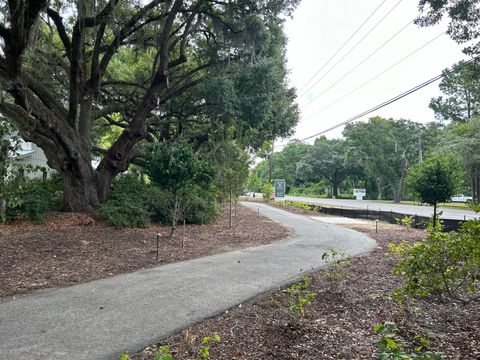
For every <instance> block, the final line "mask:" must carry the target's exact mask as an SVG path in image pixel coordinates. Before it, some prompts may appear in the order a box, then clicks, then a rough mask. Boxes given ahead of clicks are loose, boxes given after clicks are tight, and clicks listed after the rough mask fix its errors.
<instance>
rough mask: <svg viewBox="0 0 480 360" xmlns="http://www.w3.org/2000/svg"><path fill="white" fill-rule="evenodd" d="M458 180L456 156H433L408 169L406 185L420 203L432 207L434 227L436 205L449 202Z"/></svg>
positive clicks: (458, 169)
mask: <svg viewBox="0 0 480 360" xmlns="http://www.w3.org/2000/svg"><path fill="white" fill-rule="evenodd" d="M460 179H461V173H460V163H459V159H458V157H456V156H448V155H446V154H441V155H437V156H433V157H430V158H428V159H426V160H425V161H423V162H422V163H419V164H417V165H416V166H414V167H412V168H411V169H410V171H409V174H408V184H409V186H411V188H412V189H413V190H414V191H415V192H416V193H417V194H418V196H419V197H420V199H421V201H422V202H424V203H426V204H429V205H432V206H433V224H434V226H435V224H436V220H437V205H438V204H439V203H442V202H446V201H448V200H450V198H451V197H452V195H454V193H455V191H456V189H457V186H458V184H459V180H460Z"/></svg>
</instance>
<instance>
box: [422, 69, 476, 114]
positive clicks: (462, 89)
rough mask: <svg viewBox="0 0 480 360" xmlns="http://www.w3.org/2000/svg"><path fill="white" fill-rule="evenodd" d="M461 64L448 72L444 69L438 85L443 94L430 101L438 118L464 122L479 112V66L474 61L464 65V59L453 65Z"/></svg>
mask: <svg viewBox="0 0 480 360" xmlns="http://www.w3.org/2000/svg"><path fill="white" fill-rule="evenodd" d="M462 65H463V67H461V68H459V69H458V71H455V72H453V73H450V74H448V73H447V70H444V74H445V76H444V78H443V79H442V81H441V82H440V85H439V87H440V90H441V91H442V93H443V94H444V95H445V96H439V97H436V98H432V100H431V101H430V108H431V109H432V110H433V111H434V112H435V117H436V118H437V119H438V120H441V121H445V120H448V121H454V122H465V121H466V120H467V119H470V118H471V117H473V116H476V115H478V114H479V113H480V66H479V65H478V64H477V63H476V62H473V63H470V64H468V65H465V61H460V62H459V63H458V64H456V65H455V67H459V66H462Z"/></svg>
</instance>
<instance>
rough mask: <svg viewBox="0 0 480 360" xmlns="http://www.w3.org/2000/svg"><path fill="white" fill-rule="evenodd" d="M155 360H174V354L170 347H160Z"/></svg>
mask: <svg viewBox="0 0 480 360" xmlns="http://www.w3.org/2000/svg"><path fill="white" fill-rule="evenodd" d="M153 360H173V355H172V352H171V351H170V346H168V345H162V346H160V347H159V348H158V351H157V354H156V355H155V356H154V358H153Z"/></svg>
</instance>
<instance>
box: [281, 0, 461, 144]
mask: <svg viewBox="0 0 480 360" xmlns="http://www.w3.org/2000/svg"><path fill="white" fill-rule="evenodd" d="M417 4H418V1H412V0H403V1H402V0H365V1H358V0H329V1H327V0H302V2H301V4H300V6H299V8H298V9H297V10H296V12H295V13H294V16H293V19H289V20H287V22H286V27H285V30H286V33H287V36H288V39H289V43H288V47H287V57H288V68H289V69H290V83H291V85H292V86H294V87H296V88H297V92H298V96H299V98H298V100H297V102H298V104H299V106H300V109H301V120H300V123H299V125H298V126H297V129H296V133H295V136H294V137H295V138H298V139H303V138H305V137H307V136H310V135H313V134H315V133H318V132H320V131H323V130H325V129H328V128H329V127H331V126H334V125H336V124H338V123H340V122H342V121H344V120H347V119H349V118H351V117H353V116H355V115H357V114H359V113H362V112H363V111H365V110H368V109H370V108H372V107H374V106H376V105H378V104H380V103H383V102H384V101H386V100H389V99H390V98H392V97H394V96H396V95H398V94H400V93H403V92H404V91H406V90H408V89H410V88H413V87H414V86H416V85H418V84H420V83H422V82H424V81H426V80H429V79H430V78H433V77H434V76H436V75H438V74H440V73H441V71H442V70H443V69H445V68H447V67H450V66H451V65H452V64H454V63H456V62H458V61H459V60H460V59H462V58H466V57H465V55H463V54H462V52H461V46H459V45H457V44H456V43H455V42H453V41H452V40H450V38H449V37H448V36H447V35H445V34H442V33H444V32H445V30H446V24H445V23H444V24H440V25H439V26H436V27H432V28H419V27H418V26H416V25H414V24H413V23H411V21H412V20H413V19H414V18H415V17H416V16H417V15H418V9H417ZM380 5H381V6H380ZM377 8H378V9H377ZM375 9H377V11H376V12H375V13H374V10H375ZM372 13H374V14H373V16H371V15H372ZM369 16H371V17H370V19H369V20H368V21H367V22H366V23H365V25H364V26H363V27H362V28H361V30H360V31H358V33H357V34H356V35H355V36H354V37H353V38H352V39H351V40H350V41H349V42H348V43H347V45H345V46H344V47H343V49H342V50H341V51H340V52H339V53H338V54H337V55H336V56H335V57H334V58H333V59H332V60H331V61H330V62H329V63H327V62H328V60H330V58H331V57H332V56H333V55H334V54H335V53H336V52H337V51H338V50H339V48H340V47H341V46H342V45H343V44H344V43H345V41H346V40H347V39H348V38H349V37H350V36H351V35H352V34H353V33H354V32H355V30H356V29H358V28H359V27H360V25H361V24H362V23H363V22H364V21H365V20H366V19H367V18H369ZM352 48H353V50H352ZM397 63H398V64H397ZM395 64H396V65H395ZM322 68H323V70H321V69H322ZM319 70H321V71H320V72H319V73H318V74H317V75H316V76H315V77H314V78H313V79H312V77H313V76H314V74H315V73H317V72H318V71H319ZM383 72H384V73H383ZM381 73H383V74H382V75H380V74H381ZM374 78H375V79H374ZM311 79H312V80H311ZM372 79H374V80H372ZM309 80H311V81H310V82H309V83H308V85H307V82H308V81H309ZM370 80H371V81H370ZM364 84H365V85H364ZM313 85H314V86H313ZM312 86H313V87H312ZM439 94H440V93H439V90H438V82H437V83H434V84H432V85H430V86H428V87H426V88H424V89H422V90H420V91H417V92H416V93H414V94H412V95H410V96H408V97H406V98H404V99H402V100H400V101H397V102H396V103H394V104H392V105H389V106H387V107H385V108H383V109H381V110H378V111H376V112H374V113H373V114H371V115H368V116H365V117H363V118H362V119H360V121H366V120H368V118H369V117H371V116H375V115H379V116H383V117H387V118H395V119H400V118H403V119H409V120H412V121H417V122H429V121H434V117H433V112H432V111H431V110H430V109H429V108H428V103H429V101H430V99H431V98H432V97H433V96H438V95H439ZM341 131H342V128H339V129H336V130H334V131H331V132H329V133H327V134H326V136H327V137H339V136H341ZM312 141H313V140H312ZM281 143H285V141H283V142H280V141H277V144H281ZM277 150H279V148H277Z"/></svg>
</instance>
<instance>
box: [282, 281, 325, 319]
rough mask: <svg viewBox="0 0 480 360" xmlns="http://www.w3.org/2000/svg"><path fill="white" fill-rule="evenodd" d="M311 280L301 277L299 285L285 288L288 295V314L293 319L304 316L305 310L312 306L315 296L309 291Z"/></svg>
mask: <svg viewBox="0 0 480 360" xmlns="http://www.w3.org/2000/svg"><path fill="white" fill-rule="evenodd" d="M311 281H312V279H311V278H310V277H308V276H304V277H302V280H301V281H300V282H299V283H296V284H293V285H292V286H290V287H289V288H287V290H286V292H287V294H288V298H289V300H288V313H289V314H290V315H291V316H292V317H293V318H295V319H298V318H303V317H304V316H305V308H306V306H308V305H311V304H312V301H313V300H314V299H315V297H316V295H317V294H315V293H314V292H312V291H311V285H310V283H311Z"/></svg>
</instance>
